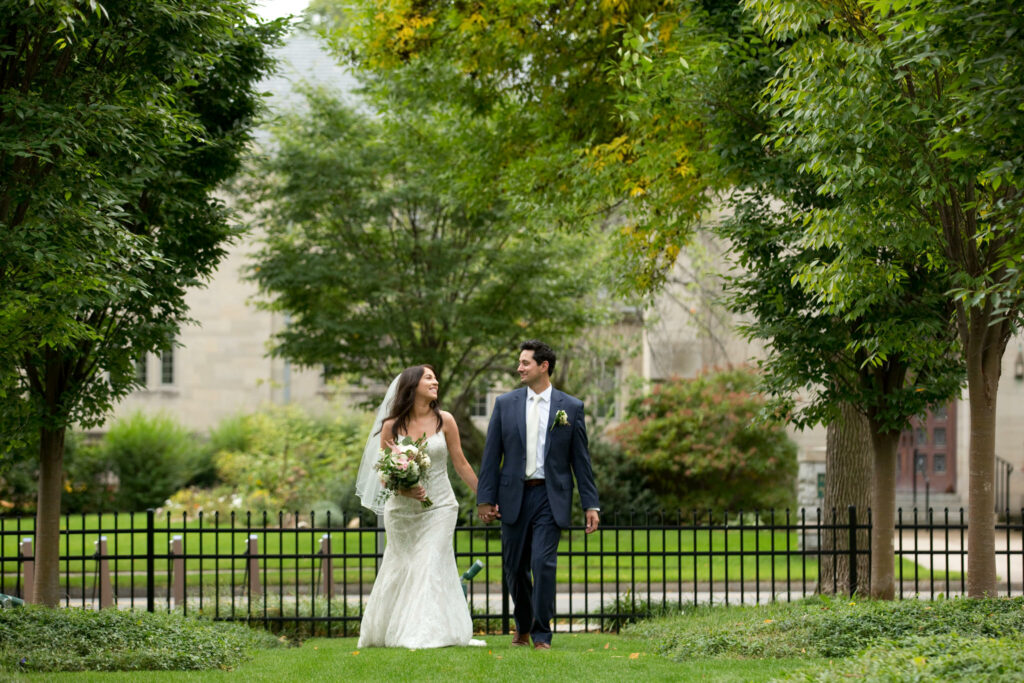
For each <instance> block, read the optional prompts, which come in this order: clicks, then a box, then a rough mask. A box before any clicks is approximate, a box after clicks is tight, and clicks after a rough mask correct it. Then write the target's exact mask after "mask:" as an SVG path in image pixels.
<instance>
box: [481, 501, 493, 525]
mask: <svg viewBox="0 0 1024 683" xmlns="http://www.w3.org/2000/svg"><path fill="white" fill-rule="evenodd" d="M476 514H477V516H478V517H479V518H480V521H481V522H483V523H484V524H490V523H491V522H493V521H494V520H495V518H496V517H497V516H498V506H496V505H492V504H490V503H484V504H482V505H477V506H476Z"/></svg>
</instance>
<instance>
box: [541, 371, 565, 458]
mask: <svg viewBox="0 0 1024 683" xmlns="http://www.w3.org/2000/svg"><path fill="white" fill-rule="evenodd" d="M563 398H565V394H563V393H562V392H561V391H559V390H558V389H555V388H553V387H552V389H551V405H550V406H549V408H548V426H547V427H545V429H547V430H548V434H547V439H545V440H544V458H545V459H547V457H548V453H550V452H551V441H552V439H551V429H552V427H553V426H554V424H555V414H556V413H557V412H558V410H559V409H560V408H561V407H562V399H563Z"/></svg>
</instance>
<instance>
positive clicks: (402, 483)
mask: <svg viewBox="0 0 1024 683" xmlns="http://www.w3.org/2000/svg"><path fill="white" fill-rule="evenodd" d="M425 444H426V439H425V438H423V437H420V438H418V439H416V440H415V441H413V440H412V439H411V438H409V437H408V436H403V437H401V438H400V439H398V440H397V441H395V443H393V444H390V445H389V446H388V447H386V448H382V449H380V459H379V460H378V461H377V464H376V465H374V467H375V468H376V469H377V471H378V472H380V483H381V485H382V486H383V487H384V490H383V491H381V492H380V498H379V500H380V502H384V501H386V500H387V499H388V498H390V497H391V496H392V494H394V493H395V491H397V490H398V489H407V488H411V487H413V486H415V485H416V484H418V483H419V481H420V479H421V478H422V477H423V475H424V473H426V471H427V468H428V467H430V456H429V455H427V451H426V448H425V447H424V446H425ZM421 504H422V505H423V507H425V508H428V507H430V506H431V505H433V504H434V501H432V500H430V498H425V499H424V500H422V501H421Z"/></svg>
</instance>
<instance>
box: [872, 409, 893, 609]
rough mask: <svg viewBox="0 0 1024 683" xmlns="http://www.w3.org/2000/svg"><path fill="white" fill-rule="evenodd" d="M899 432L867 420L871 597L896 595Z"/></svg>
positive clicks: (889, 597) (880, 598)
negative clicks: (871, 473)
mask: <svg viewBox="0 0 1024 683" xmlns="http://www.w3.org/2000/svg"><path fill="white" fill-rule="evenodd" d="M899 441H900V433H899V432H882V431H879V429H878V426H877V425H876V424H875V423H874V422H872V423H871V443H872V445H873V446H874V456H875V457H874V460H875V476H874V479H873V482H874V485H873V486H872V489H871V597H872V598H875V599H877V600H892V599H893V598H894V597H896V577H895V568H896V552H895V550H894V549H893V543H892V537H893V534H894V533H895V531H896V449H897V447H898V446H899Z"/></svg>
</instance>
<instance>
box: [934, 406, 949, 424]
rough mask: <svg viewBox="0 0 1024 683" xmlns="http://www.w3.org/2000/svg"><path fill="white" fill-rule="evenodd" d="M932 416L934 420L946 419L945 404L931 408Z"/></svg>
mask: <svg viewBox="0 0 1024 683" xmlns="http://www.w3.org/2000/svg"><path fill="white" fill-rule="evenodd" d="M932 418H933V419H934V420H936V421H944V420H945V419H946V406H939V407H938V408H936V409H935V410H933V411H932Z"/></svg>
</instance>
